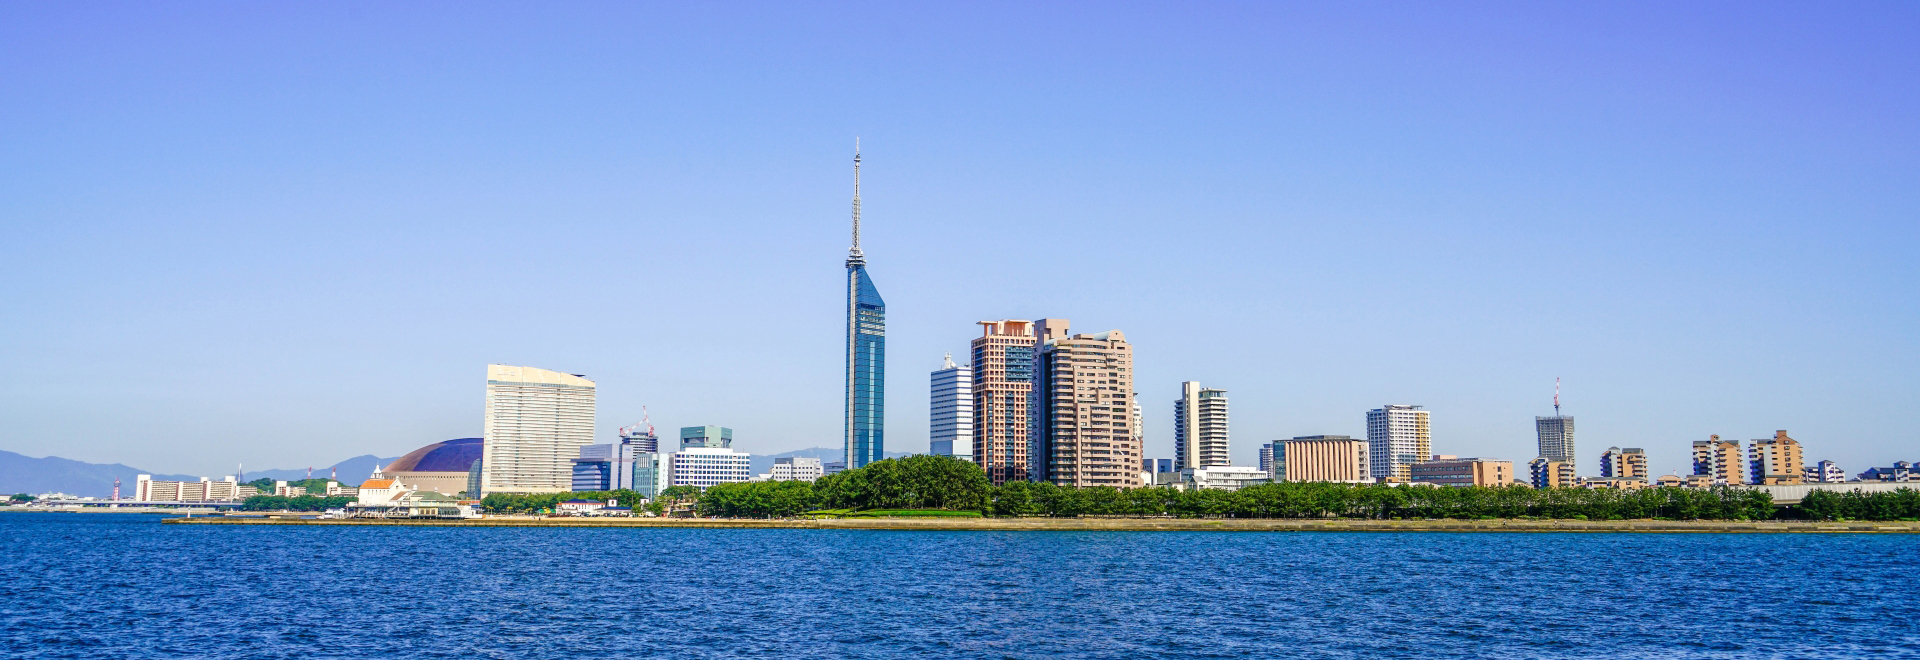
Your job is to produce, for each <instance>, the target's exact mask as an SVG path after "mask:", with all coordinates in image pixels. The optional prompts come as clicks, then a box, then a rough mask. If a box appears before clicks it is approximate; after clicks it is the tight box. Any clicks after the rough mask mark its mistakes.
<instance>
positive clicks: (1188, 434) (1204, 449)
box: [1173, 380, 1233, 471]
mask: <svg viewBox="0 0 1920 660" xmlns="http://www.w3.org/2000/svg"><path fill="white" fill-rule="evenodd" d="M1232 464H1233V458H1232V456H1231V455H1230V454H1229V453H1228V450H1227V391H1226V390H1214V389H1205V388H1202V387H1200V383H1199V382H1197V381H1191V380H1190V381H1187V382H1184V383H1181V384H1180V398H1179V399H1178V400H1176V401H1174V402H1173V469H1174V470H1176V471H1177V470H1185V469H1189V468H1203V467H1213V466H1216V465H1232Z"/></svg>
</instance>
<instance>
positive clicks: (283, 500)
mask: <svg viewBox="0 0 1920 660" xmlns="http://www.w3.org/2000/svg"><path fill="white" fill-rule="evenodd" d="M356 499H357V498H353V497H347V496H344V495H336V496H333V497H321V496H318V495H301V496H299V497H284V496H280V495H255V496H253V497H249V498H247V499H246V501H245V502H241V503H240V509H241V510H242V511H325V510H327V509H338V508H341V507H344V506H346V505H348V504H352V503H353V502H354V501H355V500H356Z"/></svg>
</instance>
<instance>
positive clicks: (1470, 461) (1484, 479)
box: [1409, 454, 1514, 487]
mask: <svg viewBox="0 0 1920 660" xmlns="http://www.w3.org/2000/svg"><path fill="white" fill-rule="evenodd" d="M1409 471H1410V476H1411V478H1412V479H1413V483H1416V484H1434V485H1436V486H1458V487H1465V486H1489V487H1499V486H1507V485H1511V484H1512V483H1513V477H1514V475H1513V461H1502V460H1496V459H1491V458H1460V457H1457V456H1449V455H1445V454H1435V455H1434V456H1433V460H1430V461H1421V462H1419V463H1414V464H1413V465H1412V467H1411V468H1409Z"/></svg>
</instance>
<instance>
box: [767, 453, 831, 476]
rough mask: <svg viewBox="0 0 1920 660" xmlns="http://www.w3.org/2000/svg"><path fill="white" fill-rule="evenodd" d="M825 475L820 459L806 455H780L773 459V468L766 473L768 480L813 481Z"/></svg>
mask: <svg viewBox="0 0 1920 660" xmlns="http://www.w3.org/2000/svg"><path fill="white" fill-rule="evenodd" d="M825 475H826V469H825V468H823V467H822V466H821V465H820V459H818V458H810V457H806V456H795V457H791V458H788V457H781V458H776V459H773V470H772V471H770V472H768V473H767V480H768V481H813V480H815V479H819V478H820V477H822V476H825Z"/></svg>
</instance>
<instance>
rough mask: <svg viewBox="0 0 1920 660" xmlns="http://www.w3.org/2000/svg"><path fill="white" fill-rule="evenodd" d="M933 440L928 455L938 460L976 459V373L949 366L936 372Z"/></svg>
mask: <svg viewBox="0 0 1920 660" xmlns="http://www.w3.org/2000/svg"><path fill="white" fill-rule="evenodd" d="M930 438H931V440H932V442H931V443H930V444H931V447H929V451H928V452H927V453H930V454H933V455H935V456H954V457H958V458H971V457H972V456H973V369H970V368H967V367H962V366H958V365H955V364H954V363H953V354H952V353H948V354H947V358H946V364H945V365H944V366H942V367H940V370H939V371H935V372H933V417H932V433H931V434H930Z"/></svg>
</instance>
